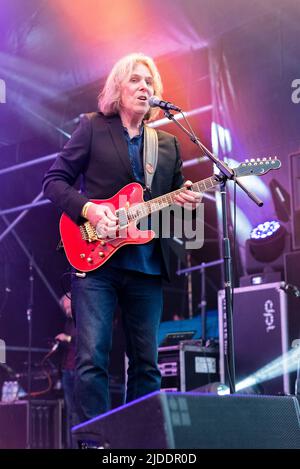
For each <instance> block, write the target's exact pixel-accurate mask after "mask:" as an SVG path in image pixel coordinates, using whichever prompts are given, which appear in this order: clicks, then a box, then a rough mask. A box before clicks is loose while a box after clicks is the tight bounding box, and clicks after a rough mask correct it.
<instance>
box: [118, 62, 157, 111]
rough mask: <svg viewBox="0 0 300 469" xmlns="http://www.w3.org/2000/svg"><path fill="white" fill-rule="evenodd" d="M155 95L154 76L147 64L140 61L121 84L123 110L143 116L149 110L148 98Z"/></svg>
mask: <svg viewBox="0 0 300 469" xmlns="http://www.w3.org/2000/svg"><path fill="white" fill-rule="evenodd" d="M152 95H153V78H152V76H151V73H150V70H149V69H148V67H146V65H144V64H142V63H138V64H136V65H135V66H134V68H133V70H132V73H131V75H130V76H129V77H128V78H126V79H125V80H124V81H123V83H122V84H121V101H120V106H121V110H123V111H125V112H127V113H129V114H140V115H141V116H142V117H143V116H144V115H145V114H147V112H148V111H149V107H150V106H149V103H148V99H149V98H150V97H151V96H152Z"/></svg>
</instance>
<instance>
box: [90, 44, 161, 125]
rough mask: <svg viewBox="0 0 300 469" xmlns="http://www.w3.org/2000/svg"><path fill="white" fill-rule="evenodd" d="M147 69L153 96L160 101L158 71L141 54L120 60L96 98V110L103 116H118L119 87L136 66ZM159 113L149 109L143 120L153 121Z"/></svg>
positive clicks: (152, 62)
mask: <svg viewBox="0 0 300 469" xmlns="http://www.w3.org/2000/svg"><path fill="white" fill-rule="evenodd" d="M139 63H141V64H143V65H145V66H146V67H148V69H149V71H150V74H151V76H152V78H153V94H154V95H155V96H157V97H158V98H160V99H162V91H163V86H162V81H161V78H160V74H159V71H158V69H157V67H156V65H155V63H154V61H153V59H151V57H148V56H146V55H144V54H142V53H134V54H129V55H126V56H125V57H123V58H122V59H120V60H119V61H118V62H117V63H116V64H115V65H114V66H113V68H112V70H111V72H110V74H109V75H108V77H107V79H106V82H105V85H104V88H103V90H102V91H101V93H100V94H99V96H98V108H99V110H100V111H101V112H102V113H103V114H104V115H105V116H109V115H114V114H118V113H119V110H120V85H121V84H122V82H123V81H124V80H125V79H126V78H127V77H129V76H130V75H131V74H132V71H133V68H134V66H135V65H136V64H139ZM158 113H159V108H150V110H149V111H148V112H147V114H146V115H145V117H144V119H145V120H153V119H154V118H155V117H156V116H157V115H158Z"/></svg>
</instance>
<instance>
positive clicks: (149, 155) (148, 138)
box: [143, 125, 158, 192]
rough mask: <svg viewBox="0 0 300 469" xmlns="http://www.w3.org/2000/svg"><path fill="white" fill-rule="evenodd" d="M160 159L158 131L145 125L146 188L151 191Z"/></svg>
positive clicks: (144, 159)
mask: <svg viewBox="0 0 300 469" xmlns="http://www.w3.org/2000/svg"><path fill="white" fill-rule="evenodd" d="M157 159H158V138H157V132H156V130H155V129H152V127H148V126H147V125H145V127H144V154H143V162H144V176H145V185H146V188H147V189H148V190H149V192H151V186H152V180H153V176H154V174H155V170H156V166H157Z"/></svg>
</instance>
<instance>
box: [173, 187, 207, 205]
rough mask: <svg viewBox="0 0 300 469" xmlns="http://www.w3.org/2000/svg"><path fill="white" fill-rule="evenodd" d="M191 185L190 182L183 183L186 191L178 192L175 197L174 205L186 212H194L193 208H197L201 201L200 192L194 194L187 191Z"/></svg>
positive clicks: (189, 190)
mask: <svg viewBox="0 0 300 469" xmlns="http://www.w3.org/2000/svg"><path fill="white" fill-rule="evenodd" d="M192 185H193V183H192V181H186V182H185V183H184V187H185V188H186V190H185V191H182V192H180V193H179V194H178V195H176V197H175V202H176V204H177V205H180V206H181V207H184V208H186V209H188V210H194V209H195V208H197V207H198V206H199V205H200V203H201V200H202V192H194V191H192V190H191V189H189V188H190V187H191V186H192Z"/></svg>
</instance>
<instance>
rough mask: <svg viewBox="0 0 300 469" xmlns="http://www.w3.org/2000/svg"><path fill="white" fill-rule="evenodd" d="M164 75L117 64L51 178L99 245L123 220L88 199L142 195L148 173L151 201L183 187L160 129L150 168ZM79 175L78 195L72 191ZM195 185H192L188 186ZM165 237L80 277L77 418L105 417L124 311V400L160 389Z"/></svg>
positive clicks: (170, 142) (149, 65) (184, 199)
mask: <svg viewBox="0 0 300 469" xmlns="http://www.w3.org/2000/svg"><path fill="white" fill-rule="evenodd" d="M161 93H162V83H161V79H160V75H159V72H158V70H157V68H156V65H155V64H154V62H153V60H152V59H151V58H150V57H147V56H145V55H143V54H130V55H128V56H126V57H124V58H123V59H121V60H120V61H119V62H117V63H116V64H115V66H114V67H113V69H112V71H111V73H110V75H109V76H108V78H107V81H106V84H105V86H104V89H103V91H102V92H101V94H100V96H99V110H100V112H98V113H93V114H89V115H86V116H84V117H83V118H82V120H81V122H80V124H79V126H78V128H77V129H76V130H75V132H74V133H73V135H72V137H71V139H70V141H69V142H68V143H67V144H66V146H65V147H64V149H63V151H62V152H61V153H60V154H59V156H58V158H57V160H56V162H55V163H54V165H53V166H52V167H51V168H50V170H49V171H48V173H47V174H46V176H45V179H44V191H45V195H46V197H48V198H49V199H50V200H52V201H53V202H54V203H55V204H56V205H57V206H58V207H60V208H61V209H62V210H63V211H64V212H66V214H67V215H68V216H69V217H70V218H72V219H73V220H74V221H75V222H76V223H82V222H83V220H84V219H87V220H89V222H90V223H91V224H92V225H93V226H94V227H97V233H98V235H99V236H101V237H102V238H105V237H110V236H113V235H114V233H116V229H117V223H118V219H117V217H116V216H115V214H114V213H113V211H112V210H111V208H110V207H109V206H108V205H107V206H105V205H97V204H94V203H91V202H90V199H107V198H109V197H112V196H113V195H114V194H115V193H116V192H117V191H119V190H120V189H121V188H122V187H123V186H125V185H126V184H128V183H130V182H133V181H137V182H139V183H141V184H142V185H143V186H144V187H145V178H147V171H148V173H151V172H152V173H153V172H154V170H155V174H154V177H153V181H152V185H151V194H150V190H149V187H148V189H147V190H146V188H145V199H147V198H148V199H150V198H154V197H157V196H159V195H162V194H165V193H168V192H170V191H172V190H175V189H178V188H180V187H181V186H182V185H183V176H182V173H181V165H182V162H181V159H180V155H179V148H178V143H177V140H176V138H175V137H174V136H172V135H170V134H167V133H166V132H162V131H158V132H157V138H158V160H157V166H156V169H155V168H153V167H151V165H149V166H147V165H146V166H147V167H146V168H144V165H143V151H144V139H145V135H146V133H147V131H146V130H147V129H146V127H145V124H144V121H145V120H149V119H153V118H154V117H155V115H156V114H157V110H156V109H150V107H149V103H148V100H149V98H150V97H151V96H152V95H156V96H158V97H161ZM79 175H81V177H82V185H81V193H79V192H77V191H76V190H75V188H74V187H73V184H74V183H75V181H76V179H77V178H78V176H79ZM189 184H191V183H189ZM200 197H201V195H200V194H199V193H195V192H192V191H190V190H188V189H187V190H186V191H183V192H182V193H181V194H178V195H177V197H176V203H177V204H179V205H184V204H188V205H189V206H190V207H191V208H195V207H196V206H197V205H198V204H199V203H200ZM166 241H167V240H165V239H159V240H158V239H154V240H153V241H151V242H150V243H147V244H143V245H127V246H123V247H122V248H120V249H119V250H118V251H117V252H116V254H114V256H113V257H112V258H110V259H109V260H108V261H107V262H105V264H103V265H102V266H101V267H100V268H99V269H98V270H94V271H92V272H90V273H88V274H87V275H86V276H85V277H84V278H80V277H76V276H74V281H73V283H72V309H73V312H74V313H75V318H76V328H77V355H76V369H77V383H76V390H75V394H76V399H77V404H78V413H79V416H80V419H81V420H82V421H83V420H86V419H89V418H92V417H94V416H96V415H98V414H100V413H103V412H106V411H107V410H108V402H109V397H108V358H109V352H110V349H111V336H112V323H113V315H114V311H115V308H116V304H117V302H118V303H119V305H120V307H121V309H122V321H123V327H124V331H125V337H126V353H127V356H128V359H129V365H128V371H127V373H128V381H127V394H126V401H127V402H129V401H132V400H133V399H136V398H138V397H140V396H143V395H146V394H148V393H150V392H153V391H156V390H159V389H160V372H159V369H158V366H157V348H158V344H157V335H158V328H159V323H160V318H161V313H162V276H165V277H168V269H169V266H168V259H169V251H168V246H167V243H166Z"/></svg>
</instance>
